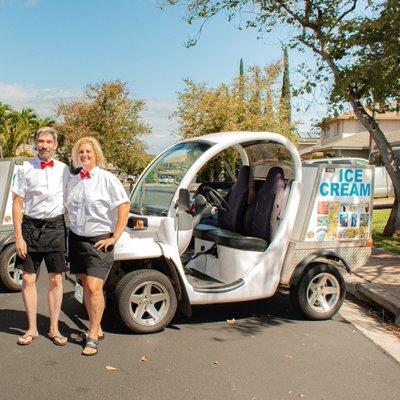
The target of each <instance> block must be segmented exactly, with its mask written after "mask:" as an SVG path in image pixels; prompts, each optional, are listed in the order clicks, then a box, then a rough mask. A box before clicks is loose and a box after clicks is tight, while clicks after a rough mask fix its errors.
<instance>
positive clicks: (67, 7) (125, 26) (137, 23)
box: [0, 0, 315, 152]
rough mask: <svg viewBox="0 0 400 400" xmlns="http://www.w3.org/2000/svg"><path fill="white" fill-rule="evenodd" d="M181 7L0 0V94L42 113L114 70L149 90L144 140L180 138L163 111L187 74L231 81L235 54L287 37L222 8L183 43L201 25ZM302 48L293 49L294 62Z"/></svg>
mask: <svg viewBox="0 0 400 400" xmlns="http://www.w3.org/2000/svg"><path fill="white" fill-rule="evenodd" d="M183 15H184V10H183V9H182V8H179V7H172V8H171V7H169V8H167V9H164V10H160V9H159V7H158V2H157V0H113V1H106V0H97V1H95V0H69V1H66V0H65V1H64V0H0V35H1V37H2V38H3V40H2V46H1V56H0V101H4V102H7V103H9V104H11V105H13V106H14V107H16V108H18V109H20V108H22V107H23V106H31V107H33V108H35V109H36V110H37V111H38V112H39V113H40V114H41V115H42V116H47V115H52V114H53V112H54V111H53V110H54V104H55V103H56V102H57V101H59V100H61V99H62V100H70V99H72V98H74V97H76V96H79V94H80V93H81V91H82V89H83V87H84V86H85V85H86V84H88V83H93V82H97V81H99V80H114V79H119V80H121V81H123V82H127V84H128V86H129V89H130V91H131V93H132V95H133V97H135V98H140V99H143V100H145V102H146V104H147V111H146V112H145V113H144V114H143V118H144V119H145V120H146V121H147V122H148V123H149V124H150V125H151V126H152V128H153V133H152V135H151V136H150V137H149V138H147V139H146V141H147V143H148V144H149V150H150V151H151V152H159V151H160V150H161V149H163V148H164V147H165V146H166V145H168V144H171V143H173V142H174V141H176V140H177V138H176V136H175V135H174V133H173V132H176V122H175V121H173V120H171V119H169V118H168V117H169V115H170V114H171V113H172V112H173V111H174V109H175V107H176V93H177V92H178V91H180V90H182V88H183V83H182V79H183V78H185V77H189V78H191V79H193V80H195V81H204V82H207V83H209V84H210V85H218V84H220V83H222V82H229V81H230V80H231V79H232V78H233V77H234V76H235V75H236V74H237V73H238V65H239V60H240V58H241V57H242V58H243V60H244V63H245V66H248V65H251V64H258V65H265V64H266V63H270V62H273V61H276V60H279V59H280V58H281V39H284V38H285V32H284V31H283V30H282V31H279V30H277V31H275V32H274V34H272V35H269V36H268V37H267V38H266V39H264V40H257V37H256V36H257V35H256V33H255V32H253V31H249V30H248V31H240V30H238V29H236V27H235V26H234V25H232V24H229V23H228V22H227V21H226V19H225V18H224V16H222V15H221V16H217V17H216V18H214V19H212V20H211V21H210V22H209V23H208V24H207V25H206V27H205V29H204V31H203V33H202V36H201V38H200V41H199V43H198V45H197V46H195V47H192V48H189V49H188V48H186V47H185V42H186V40H187V38H188V37H190V36H193V35H194V34H195V33H196V31H197V28H198V26H195V27H191V26H189V25H187V24H186V23H185V22H184V21H183V20H182V17H183ZM302 57H304V55H297V54H290V60H291V69H292V70H294V68H295V64H296V63H297V62H300V61H303V59H302ZM309 61H310V62H312V60H309ZM294 79H295V78H294V77H292V80H294ZM314 115H315V109H311V110H310V111H308V112H307V113H306V114H303V113H301V114H295V116H296V117H297V118H300V119H302V120H303V121H306V122H307V121H309V120H310V119H311V118H313V117H314ZM306 126H307V124H306Z"/></svg>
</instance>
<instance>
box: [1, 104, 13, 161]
mask: <svg viewBox="0 0 400 400" xmlns="http://www.w3.org/2000/svg"><path fill="white" fill-rule="evenodd" d="M10 112H11V108H10V106H9V105H7V104H4V103H1V102H0V157H3V155H4V150H3V149H4V145H5V143H6V141H7V140H8V118H9V115H10Z"/></svg>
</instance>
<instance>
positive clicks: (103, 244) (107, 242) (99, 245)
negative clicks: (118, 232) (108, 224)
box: [94, 237, 117, 251]
mask: <svg viewBox="0 0 400 400" xmlns="http://www.w3.org/2000/svg"><path fill="white" fill-rule="evenodd" d="M115 243H117V239H116V238H115V237H110V238H108V239H103V240H99V241H98V242H96V243H95V245H94V247H95V248H96V249H97V250H101V249H104V251H107V249H108V247H110V246H114V244H115Z"/></svg>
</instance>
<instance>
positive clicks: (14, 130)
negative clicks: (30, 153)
mask: <svg viewBox="0 0 400 400" xmlns="http://www.w3.org/2000/svg"><path fill="white" fill-rule="evenodd" d="M39 122H40V118H39V117H38V115H37V114H36V113H35V111H34V110H33V109H31V108H23V109H22V111H21V112H19V111H17V110H13V109H12V108H11V107H10V106H8V105H5V104H0V140H1V142H0V143H1V148H2V153H3V156H4V157H13V156H15V154H16V150H17V148H18V147H19V146H20V145H21V144H26V143H28V142H29V141H32V140H33V138H34V136H35V132H36V131H37V129H38V128H39Z"/></svg>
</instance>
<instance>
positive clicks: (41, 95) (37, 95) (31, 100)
mask: <svg viewBox="0 0 400 400" xmlns="http://www.w3.org/2000/svg"><path fill="white" fill-rule="evenodd" d="M80 94H81V91H80V90H78V89H54V88H53V89H41V88H37V87H36V86H35V85H18V84H7V83H3V82H0V101H1V102H2V103H6V104H9V105H11V106H12V107H13V108H15V109H17V110H21V109H22V108H24V107H30V108H33V109H34V110H35V111H36V112H37V113H38V114H39V115H40V116H41V117H42V118H44V117H54V115H55V108H56V105H57V104H58V103H59V102H60V101H69V100H71V99H73V98H76V97H78V96H79V95H80Z"/></svg>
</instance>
